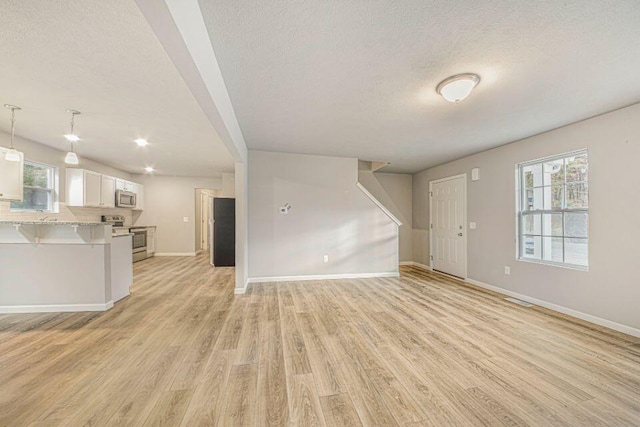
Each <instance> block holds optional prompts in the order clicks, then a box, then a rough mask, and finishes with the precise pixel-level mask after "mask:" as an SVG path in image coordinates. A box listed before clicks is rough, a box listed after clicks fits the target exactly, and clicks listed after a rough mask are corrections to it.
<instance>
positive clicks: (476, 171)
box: [471, 168, 480, 181]
mask: <svg viewBox="0 0 640 427" xmlns="http://www.w3.org/2000/svg"><path fill="white" fill-rule="evenodd" d="M479 179H480V168H473V169H471V181H478V180H479Z"/></svg>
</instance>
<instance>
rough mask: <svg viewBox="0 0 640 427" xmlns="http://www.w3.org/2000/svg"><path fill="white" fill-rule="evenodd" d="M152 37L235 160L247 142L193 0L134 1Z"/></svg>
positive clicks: (243, 152)
mask: <svg viewBox="0 0 640 427" xmlns="http://www.w3.org/2000/svg"><path fill="white" fill-rule="evenodd" d="M136 3H137V4H138V7H139V8H140V10H141V11H142V13H143V15H144V17H145V18H146V20H147V22H148V23H149V25H150V26H151V28H152V30H153V31H154V32H155V34H156V37H158V40H160V43H161V44H162V46H163V47H164V49H165V51H166V52H167V54H168V55H169V57H170V58H171V60H172V61H173V63H174V64H175V66H176V68H177V69H178V72H179V73H180V75H181V76H182V78H183V79H184V81H185V83H186V84H187V86H188V87H189V90H190V91H191V93H192V94H193V96H194V97H195V99H196V101H197V102H198V104H199V105H200V108H202V111H203V112H204V113H205V115H206V117H207V119H208V120H209V121H210V122H211V124H212V125H213V127H214V129H215V130H216V132H217V133H218V136H219V137H220V139H221V141H222V143H223V144H224V145H225V146H226V147H227V150H229V153H231V155H232V156H233V158H234V160H235V161H236V162H241V163H244V162H246V161H247V145H246V143H245V141H244V137H243V135H242V131H241V130H240V125H239V124H238V119H237V118H236V115H235V112H234V109H233V105H232V104H231V99H230V98H229V93H228V92H227V87H226V86H225V84H224V79H223V78H222V72H221V71H220V66H219V65H218V60H217V59H216V55H215V52H214V51H213V46H212V45H211V40H210V38H209V33H208V31H207V28H206V26H205V23H204V18H203V17H202V12H201V11H200V6H199V4H198V1H197V0H136Z"/></svg>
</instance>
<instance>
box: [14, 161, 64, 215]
mask: <svg viewBox="0 0 640 427" xmlns="http://www.w3.org/2000/svg"><path fill="white" fill-rule="evenodd" d="M27 165H33V166H38V167H46V168H48V169H49V174H50V176H49V182H50V183H51V186H50V187H48V188H46V189H45V190H47V191H49V192H50V194H51V197H50V198H49V200H50V202H49V208H48V209H29V208H13V207H10V208H9V210H10V211H11V212H44V213H57V212H58V210H57V205H58V204H57V200H56V195H57V193H58V168H57V167H56V166H53V165H50V164H47V163H42V162H36V161H33V160H27V159H25V160H24V166H27ZM24 170H26V167H25V168H24ZM28 188H38V189H42V187H33V186H29V185H23V190H22V191H23V192H24V191H25V190H26V189H28Z"/></svg>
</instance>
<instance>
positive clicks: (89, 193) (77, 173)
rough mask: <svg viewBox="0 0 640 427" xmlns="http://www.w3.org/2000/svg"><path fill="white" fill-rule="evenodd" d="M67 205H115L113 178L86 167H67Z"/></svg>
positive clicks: (110, 206) (98, 206) (109, 206)
mask: <svg viewBox="0 0 640 427" xmlns="http://www.w3.org/2000/svg"><path fill="white" fill-rule="evenodd" d="M66 196H67V198H66V203H67V206H82V207H97V208H100V207H105V208H112V207H114V206H115V178H113V177H110V176H108V175H102V174H99V173H97V172H93V171H89V170H86V169H73V168H67V170H66Z"/></svg>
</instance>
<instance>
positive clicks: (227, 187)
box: [221, 172, 236, 199]
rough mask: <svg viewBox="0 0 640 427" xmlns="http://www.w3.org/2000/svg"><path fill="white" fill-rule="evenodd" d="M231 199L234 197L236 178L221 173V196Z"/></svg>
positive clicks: (232, 175) (229, 174) (230, 174)
mask: <svg viewBox="0 0 640 427" xmlns="http://www.w3.org/2000/svg"><path fill="white" fill-rule="evenodd" d="M221 197H229V198H231V199H233V198H234V197H236V178H235V175H234V174H232V173H224V172H223V173H222V196H221Z"/></svg>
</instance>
